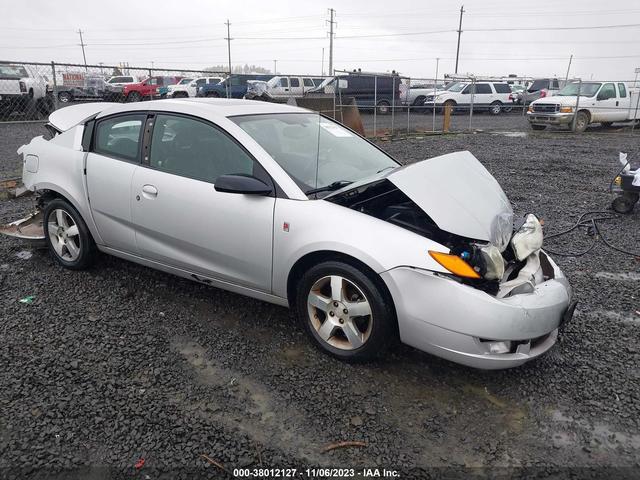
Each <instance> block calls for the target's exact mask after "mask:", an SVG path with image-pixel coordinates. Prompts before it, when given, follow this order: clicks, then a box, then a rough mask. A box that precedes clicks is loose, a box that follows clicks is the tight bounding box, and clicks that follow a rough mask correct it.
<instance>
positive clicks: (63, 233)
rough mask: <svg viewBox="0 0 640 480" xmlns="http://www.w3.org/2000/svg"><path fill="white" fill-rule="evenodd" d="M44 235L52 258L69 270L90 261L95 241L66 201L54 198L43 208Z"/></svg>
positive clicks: (80, 268) (80, 266) (92, 256)
mask: <svg viewBox="0 0 640 480" xmlns="http://www.w3.org/2000/svg"><path fill="white" fill-rule="evenodd" d="M43 218H44V219H45V222H44V237H45V241H46V243H47V247H48V248H49V251H50V252H51V255H52V256H53V258H54V260H55V261H56V262H57V263H59V264H60V265H62V266H63V267H65V268H68V269H70V270H82V269H84V268H87V267H88V266H89V265H91V263H92V262H93V259H94V257H95V244H94V242H93V238H92V237H91V233H90V232H89V229H88V228H87V224H86V223H85V222H84V220H83V219H82V217H81V216H80V214H79V213H78V212H77V211H76V209H75V208H73V207H72V206H71V205H70V204H69V202H67V201H66V200H62V199H60V198H56V199H55V200H52V201H51V202H49V203H48V204H47V206H46V207H45V209H44V215H43Z"/></svg>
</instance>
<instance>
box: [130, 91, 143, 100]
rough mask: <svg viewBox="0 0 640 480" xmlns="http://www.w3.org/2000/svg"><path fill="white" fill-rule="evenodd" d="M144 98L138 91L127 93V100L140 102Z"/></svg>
mask: <svg viewBox="0 0 640 480" xmlns="http://www.w3.org/2000/svg"><path fill="white" fill-rule="evenodd" d="M141 100H142V95H140V93H138V92H131V93H130V94H129V95H127V102H139V101H141Z"/></svg>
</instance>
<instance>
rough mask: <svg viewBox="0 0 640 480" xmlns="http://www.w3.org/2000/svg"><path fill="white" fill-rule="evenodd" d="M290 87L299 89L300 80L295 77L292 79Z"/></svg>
mask: <svg viewBox="0 0 640 480" xmlns="http://www.w3.org/2000/svg"><path fill="white" fill-rule="evenodd" d="M291 86H292V87H299V86H300V79H299V78H296V77H293V78H292V79H291Z"/></svg>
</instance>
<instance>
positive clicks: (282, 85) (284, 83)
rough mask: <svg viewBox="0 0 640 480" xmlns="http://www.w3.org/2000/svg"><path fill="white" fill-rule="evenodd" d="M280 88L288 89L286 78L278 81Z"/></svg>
mask: <svg viewBox="0 0 640 480" xmlns="http://www.w3.org/2000/svg"><path fill="white" fill-rule="evenodd" d="M280 86H281V87H282V88H289V79H288V78H287V77H282V78H281V79H280Z"/></svg>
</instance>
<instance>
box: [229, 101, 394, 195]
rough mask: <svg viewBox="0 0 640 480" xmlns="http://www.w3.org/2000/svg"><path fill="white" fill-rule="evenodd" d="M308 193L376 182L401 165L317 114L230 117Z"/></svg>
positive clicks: (358, 137) (360, 138) (353, 134)
mask: <svg viewBox="0 0 640 480" xmlns="http://www.w3.org/2000/svg"><path fill="white" fill-rule="evenodd" d="M230 119H231V120H232V121H234V122H235V123H236V124H238V125H239V126H240V128H242V129H243V130H244V131H245V132H247V133H248V134H249V135H250V136H251V137H252V138H253V139H254V140H255V141H256V142H258V143H259V144H260V146H262V148H264V149H265V150H266V151H267V153H268V154H269V155H270V156H271V157H272V158H273V159H274V160H275V161H276V162H278V164H279V165H280V166H281V167H282V168H283V169H284V170H285V171H286V172H287V174H288V175H289V176H290V177H291V178H292V179H293V180H294V181H295V182H296V183H297V184H298V186H299V187H300V188H301V189H302V190H303V191H305V192H308V191H309V190H311V189H314V188H321V187H326V186H328V185H331V184H333V183H335V182H355V181H358V180H361V179H363V178H367V177H372V176H376V174H379V173H380V172H382V171H387V170H390V169H392V168H395V167H397V166H398V164H397V163H396V162H395V160H393V159H392V158H391V157H389V156H388V155H387V154H385V153H383V152H382V151H381V150H378V149H377V148H376V147H375V146H373V145H372V144H371V143H369V142H368V141H366V140H365V139H363V138H362V137H360V136H358V135H356V134H355V133H353V132H351V131H349V130H347V129H346V128H344V127H343V126H341V125H340V124H339V123H337V122H334V121H332V120H330V119H328V118H325V117H322V116H321V115H319V114H317V113H281V114H268V115H247V116H239V117H230Z"/></svg>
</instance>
